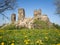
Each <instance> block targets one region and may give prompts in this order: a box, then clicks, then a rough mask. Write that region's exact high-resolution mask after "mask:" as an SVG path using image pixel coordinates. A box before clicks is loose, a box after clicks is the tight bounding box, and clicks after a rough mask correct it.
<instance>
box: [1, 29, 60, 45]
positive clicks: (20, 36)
mask: <svg viewBox="0 0 60 45" xmlns="http://www.w3.org/2000/svg"><path fill="white" fill-rule="evenodd" d="M0 45H60V30H57V29H56V30H53V29H50V30H46V29H45V30H43V29H21V30H20V29H18V30H17V29H16V30H0Z"/></svg>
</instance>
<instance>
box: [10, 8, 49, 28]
mask: <svg viewBox="0 0 60 45" xmlns="http://www.w3.org/2000/svg"><path fill="white" fill-rule="evenodd" d="M15 18H16V15H15V14H13V15H12V17H11V20H12V22H15V20H16V19H15ZM35 19H38V20H42V21H44V22H47V23H49V22H50V21H49V18H48V16H47V15H45V14H44V15H43V14H42V11H41V9H39V10H34V17H32V18H26V17H25V10H24V9H23V8H19V9H18V22H17V24H16V26H17V27H19V28H21V27H26V28H29V29H31V28H34V20H35Z"/></svg>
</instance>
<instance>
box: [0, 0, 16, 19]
mask: <svg viewBox="0 0 60 45" xmlns="http://www.w3.org/2000/svg"><path fill="white" fill-rule="evenodd" d="M15 4H16V0H0V14H2V15H4V14H3V12H4V11H6V10H13V9H14V8H15ZM4 17H6V18H7V16H5V15H4ZM7 19H8V18H7Z"/></svg>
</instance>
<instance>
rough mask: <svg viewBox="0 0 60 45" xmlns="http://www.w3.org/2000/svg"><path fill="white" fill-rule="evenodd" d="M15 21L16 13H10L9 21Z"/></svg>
mask: <svg viewBox="0 0 60 45" xmlns="http://www.w3.org/2000/svg"><path fill="white" fill-rule="evenodd" d="M14 22H16V14H12V15H11V23H14Z"/></svg>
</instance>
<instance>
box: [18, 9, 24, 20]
mask: <svg viewBox="0 0 60 45" xmlns="http://www.w3.org/2000/svg"><path fill="white" fill-rule="evenodd" d="M24 18H25V10H24V9H23V8H20V9H18V21H20V20H24Z"/></svg>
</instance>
